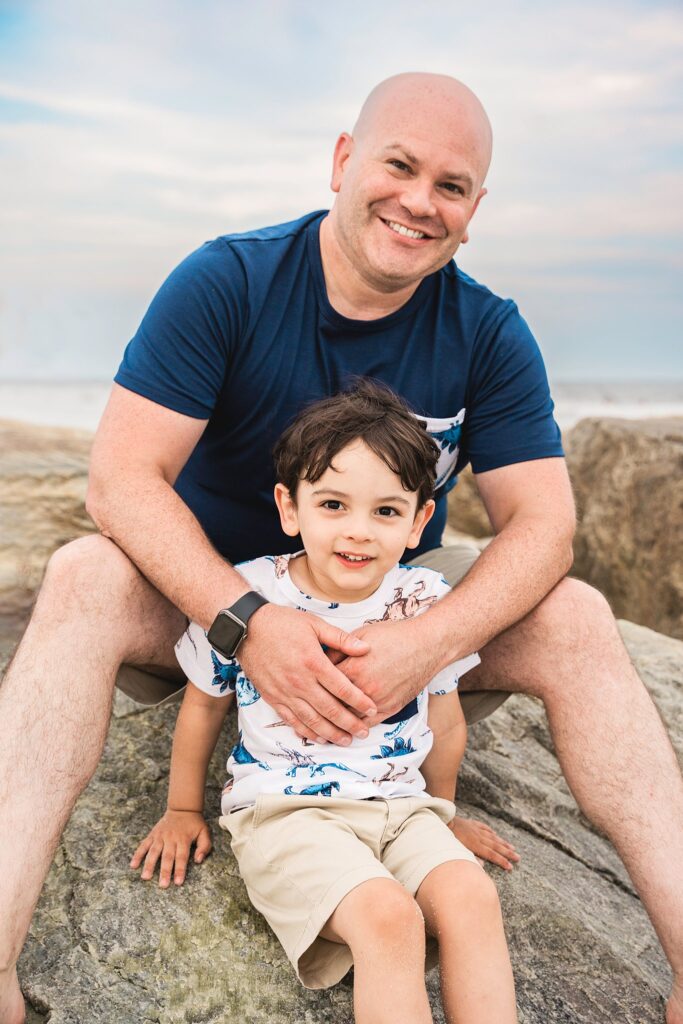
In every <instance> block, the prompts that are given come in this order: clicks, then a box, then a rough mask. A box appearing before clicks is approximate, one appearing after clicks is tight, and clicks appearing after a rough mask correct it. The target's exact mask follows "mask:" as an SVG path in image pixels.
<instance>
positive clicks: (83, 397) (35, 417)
mask: <svg viewBox="0 0 683 1024" xmlns="http://www.w3.org/2000/svg"><path fill="white" fill-rule="evenodd" d="M110 388H111V382H110V381H25V380H24V381H0V419H8V420H20V421H21V422H23V423H38V424H41V425H44V426H55V427H78V428H80V429H82V430H95V428H96V427H97V424H98V422H99V419H100V416H101V415H102V411H103V409H104V407H105V405H106V402H107V397H108V395H109V390H110ZM552 392H553V396H554V399H555V417H556V419H557V422H558V424H559V426H560V428H561V429H562V430H563V431H565V430H569V429H570V428H571V427H573V426H574V425H575V424H576V423H578V422H579V420H582V419H584V418H585V417H587V416H617V417H621V418H624V419H646V418H648V417H650V416H683V380H673V381H664V380H663V381H616V380H615V381H598V382H595V381H592V382H589V381H555V382H553V383H552Z"/></svg>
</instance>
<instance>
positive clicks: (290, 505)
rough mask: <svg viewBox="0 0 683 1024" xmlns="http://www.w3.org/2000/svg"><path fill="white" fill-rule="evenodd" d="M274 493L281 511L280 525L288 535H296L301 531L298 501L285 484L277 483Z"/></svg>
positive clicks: (278, 508)
mask: <svg viewBox="0 0 683 1024" xmlns="http://www.w3.org/2000/svg"><path fill="white" fill-rule="evenodd" d="M273 494H274V496H275V504H276V505H277V510H278V512H279V513H280V526H281V527H282V529H283V531H284V533H286V534H287V536H288V537H296V536H297V534H298V533H299V516H298V514H297V511H296V502H295V501H294V499H293V498H292V495H291V494H290V493H289V490H288V488H287V487H285V485H284V484H275V490H274V492H273Z"/></svg>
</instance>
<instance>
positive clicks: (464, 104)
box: [330, 73, 491, 292]
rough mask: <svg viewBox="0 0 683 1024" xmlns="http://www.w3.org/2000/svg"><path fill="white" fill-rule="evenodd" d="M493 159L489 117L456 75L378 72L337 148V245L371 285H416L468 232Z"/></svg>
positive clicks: (334, 176) (392, 287)
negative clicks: (380, 78)
mask: <svg viewBox="0 0 683 1024" xmlns="http://www.w3.org/2000/svg"><path fill="white" fill-rule="evenodd" d="M490 159H491V126H490V123H489V120H488V117H487V116H486V112H485V111H484V108H483V107H482V105H481V103H480V102H479V100H478V99H477V97H476V96H475V95H474V93H473V92H472V91H471V90H470V89H468V88H467V86H466V85H463V83H462V82H459V81H457V80H456V79H455V78H449V77H448V76H446V75H432V74H424V73H409V74H402V75H395V76H394V77H393V78H388V79H387V80H386V81H384V82H381V83H380V84H379V85H378V86H377V87H376V88H375V89H373V91H372V92H371V93H370V95H369V96H368V98H367V100H366V101H365V103H364V105H363V108H362V110H361V112H360V115H359V117H358V120H357V122H356V124H355V127H354V129H353V133H352V134H351V135H349V134H347V133H346V132H344V133H343V134H342V135H341V136H340V137H339V139H338V141H337V145H336V148H335V153H334V165H333V173H332V189H333V191H334V192H336V193H337V198H336V200H335V204H334V208H333V210H332V213H331V214H330V222H331V226H332V228H333V231H334V235H335V239H336V241H337V243H338V245H339V246H340V248H341V250H342V252H343V253H344V255H345V256H346V257H347V259H348V260H350V262H351V263H352V264H353V265H354V267H355V269H356V270H357V272H358V273H359V274H360V275H361V276H362V277H363V278H364V280H365V281H366V282H367V283H368V284H369V285H370V286H371V287H373V288H375V289H377V290H380V291H386V292H392V291H399V290H401V289H404V288H406V287H408V286H409V285H410V284H415V285H417V283H419V281H420V280H421V279H422V278H423V277H425V276H426V275H427V274H430V273H434V272H435V271H436V270H438V269H439V268H440V267H442V266H444V265H445V264H446V263H447V262H448V261H449V260H450V259H451V258H452V256H453V254H454V253H455V251H456V249H457V248H458V246H459V245H460V244H461V242H466V241H467V228H468V225H469V222H470V220H471V218H472V216H473V215H474V212H475V210H476V209H477V206H478V204H479V201H480V200H481V198H482V196H484V195H485V193H486V190H485V189H484V188H483V182H484V179H485V177H486V173H487V171H488V166H489V162H490ZM406 231H409V232H410V234H406Z"/></svg>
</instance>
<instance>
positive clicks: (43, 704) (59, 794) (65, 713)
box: [0, 536, 185, 1024]
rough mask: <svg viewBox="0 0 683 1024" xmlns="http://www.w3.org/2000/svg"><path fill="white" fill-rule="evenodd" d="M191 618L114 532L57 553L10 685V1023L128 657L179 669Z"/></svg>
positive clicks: (4, 716) (5, 781) (2, 940)
mask: <svg viewBox="0 0 683 1024" xmlns="http://www.w3.org/2000/svg"><path fill="white" fill-rule="evenodd" d="M184 625H185V619H184V617H183V616H182V614H181V613H180V612H179V611H178V609H177V608H174V607H173V606H172V605H171V604H170V603H169V602H168V601H167V600H166V599H165V598H164V597H162V595H161V594H159V593H158V591H156V590H155V589H154V588H153V587H152V586H151V584H149V583H148V582H147V581H146V580H145V579H144V577H143V576H141V574H140V573H139V572H138V570H137V569H136V568H135V566H134V565H133V564H132V563H131V562H130V561H129V560H128V558H127V557H126V556H125V555H124V554H123V552H122V551H121V550H120V549H119V548H117V547H116V545H115V544H113V543H112V542H111V541H109V540H106V539H105V538H103V537H100V536H94V537H87V538H83V539H81V540H78V541H74V542H73V543H72V544H69V545H67V546H66V547H65V548H62V549H61V550H60V551H58V552H56V554H55V555H53V557H52V559H51V560H50V563H49V565H48V569H47V573H46V576H45V580H44V583H43V586H42V588H41V591H40V595H39V597H38V601H37V603H36V607H35V609H34V612H33V616H32V618H31V621H30V623H29V626H28V628H27V630H26V633H25V635H24V638H23V640H22V642H21V644H20V646H19V648H18V650H17V652H16V654H15V656H14V659H13V661H12V663H11V665H10V667H9V668H8V670H7V674H6V676H5V679H4V681H3V683H2V686H1V687H0V821H1V828H2V834H3V836H5V839H7V837H11V839H10V840H9V841H3V842H2V843H0V1022H1V1024H15V1022H17V1021H23V1000H22V999H21V997H20V993H19V989H18V984H17V980H16V969H15V964H16V961H17V958H18V956H19V953H20V951H21V947H22V945H23V943H24V940H25V938H26V934H27V932H28V928H29V925H30V922H31V917H32V915H33V911H34V909H35V906H36V903H37V902H38V897H39V895H40V890H41V888H42V885H43V881H44V879H45V876H46V874H47V872H48V870H49V868H50V864H51V863H52V858H53V856H54V853H55V850H56V848H57V844H58V842H59V838H60V836H61V833H62V830H63V829H64V826H65V825H66V823H67V821H68V819H69V816H70V814H71V811H72V809H73V806H74V804H75V802H76V799H77V797H78V795H79V794H80V793H81V792H82V790H83V789H84V788H85V786H86V785H87V783H88V781H89V780H90V778H91V777H92V775H93V773H94V771H95V768H96V767H97V764H98V762H99V759H100V756H101V753H102V749H103V747H104V741H105V738H106V735H107V729H108V725H109V717H110V713H111V704H112V695H113V690H114V680H115V677H116V671H117V668H118V666H119V665H120V664H121V663H122V662H123V661H126V662H132V663H133V664H138V665H147V664H149V665H157V666H159V667H168V668H169V669H170V670H171V671H177V665H176V663H175V658H174V654H173V644H174V642H175V641H176V640H177V638H178V636H179V635H180V634H181V633H182V630H183V628H184Z"/></svg>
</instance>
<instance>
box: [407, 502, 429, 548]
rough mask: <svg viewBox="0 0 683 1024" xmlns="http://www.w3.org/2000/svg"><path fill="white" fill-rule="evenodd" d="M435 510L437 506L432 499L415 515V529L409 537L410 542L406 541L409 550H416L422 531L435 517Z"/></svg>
mask: <svg viewBox="0 0 683 1024" xmlns="http://www.w3.org/2000/svg"><path fill="white" fill-rule="evenodd" d="M435 508H436V504H435V503H434V502H433V501H432V499H431V498H430V499H429V501H427V502H425V504H424V505H423V506H422V508H419V509H418V510H417V512H416V513H415V520H414V522H413V528H412V530H411V531H410V536H409V537H408V540H407V541H406V547H407V548H416V547H417V545H418V544H419V543H420V537H421V536H422V531H423V530H424V528H425V526H426V525H427V523H428V522H429V520H430V519H431V518H432V516H433V515H434V509H435Z"/></svg>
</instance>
